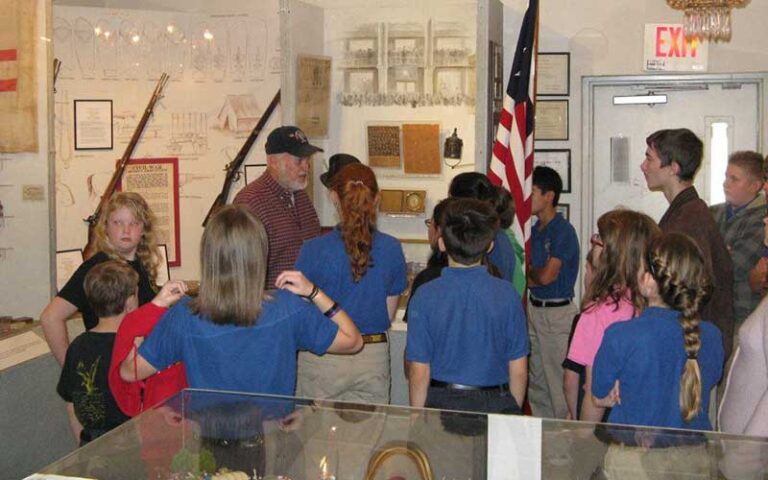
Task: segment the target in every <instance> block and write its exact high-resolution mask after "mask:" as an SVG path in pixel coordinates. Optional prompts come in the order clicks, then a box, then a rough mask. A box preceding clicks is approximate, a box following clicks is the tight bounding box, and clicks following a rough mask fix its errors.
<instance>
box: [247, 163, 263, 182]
mask: <svg viewBox="0 0 768 480" xmlns="http://www.w3.org/2000/svg"><path fill="white" fill-rule="evenodd" d="M243 171H244V172H245V184H246V185H248V184H249V183H251V182H252V181H254V180H256V179H257V178H259V177H260V176H261V174H262V173H264V172H266V171H267V164H266V163H257V164H254V165H245V166H244V167H243Z"/></svg>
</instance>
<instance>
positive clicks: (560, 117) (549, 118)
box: [535, 100, 568, 140]
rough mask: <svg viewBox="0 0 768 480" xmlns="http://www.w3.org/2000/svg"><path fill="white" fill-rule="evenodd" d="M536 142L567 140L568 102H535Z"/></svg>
mask: <svg viewBox="0 0 768 480" xmlns="http://www.w3.org/2000/svg"><path fill="white" fill-rule="evenodd" d="M535 131H536V140H568V100H538V101H537V102H536V127H535Z"/></svg>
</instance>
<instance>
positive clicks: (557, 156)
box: [533, 148, 571, 193]
mask: <svg viewBox="0 0 768 480" xmlns="http://www.w3.org/2000/svg"><path fill="white" fill-rule="evenodd" d="M533 165H534V166H536V167H538V166H542V167H550V168H552V169H554V170H555V171H556V172H557V173H559V174H560V178H561V179H562V180H563V193H571V149H570V148H563V149H553V150H548V149H542V150H538V149H537V150H534V152H533Z"/></svg>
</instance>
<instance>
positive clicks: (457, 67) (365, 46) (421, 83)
mask: <svg viewBox="0 0 768 480" xmlns="http://www.w3.org/2000/svg"><path fill="white" fill-rule="evenodd" d="M474 43H475V35H474V33H473V32H472V27H471V26H470V25H468V24H465V23H461V22H437V21H433V20H427V21H426V22H424V23H416V22H410V23H379V24H365V25H361V26H359V27H358V28H356V29H354V30H352V31H350V32H349V33H348V34H347V35H346V37H345V38H343V39H342V46H341V54H340V56H341V58H340V59H339V60H340V62H339V63H340V64H341V65H342V67H341V70H342V71H343V77H344V85H343V88H342V90H343V91H342V92H341V93H340V94H339V103H341V104H342V105H345V106H360V105H369V106H387V105H410V106H412V107H421V106H431V105H472V104H474V90H475V88H474V85H475V80H474V69H475V50H474Z"/></svg>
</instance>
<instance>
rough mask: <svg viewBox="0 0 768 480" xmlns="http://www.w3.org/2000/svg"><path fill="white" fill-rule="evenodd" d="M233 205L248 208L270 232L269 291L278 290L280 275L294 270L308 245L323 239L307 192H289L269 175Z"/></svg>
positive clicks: (264, 175)
mask: <svg viewBox="0 0 768 480" xmlns="http://www.w3.org/2000/svg"><path fill="white" fill-rule="evenodd" d="M233 203H234V204H235V205H243V206H245V207H247V208H248V210H250V211H251V213H253V214H254V215H255V216H256V218H258V219H259V220H260V221H261V223H262V224H263V225H264V228H265V229H266V230H267V236H268V237H269V255H268V257H267V288H268V289H270V288H274V286H275V279H276V278H277V276H278V275H279V274H280V272H282V271H284V270H290V269H292V268H293V264H294V263H295V262H296V259H297V258H298V256H299V250H300V249H301V245H302V244H303V243H304V241H305V240H309V239H310V238H314V237H317V236H318V235H320V220H319V219H318V218H317V212H315V207H314V206H313V205H312V202H311V201H310V200H309V196H308V195H307V193H306V192H305V191H304V190H299V191H296V192H291V191H289V190H286V189H285V188H283V187H282V186H281V185H280V184H279V183H277V181H276V180H275V179H274V178H272V175H270V174H269V173H268V172H264V174H262V175H261V176H260V177H259V178H257V179H256V180H255V181H253V182H251V183H250V184H248V185H246V186H245V188H243V189H242V190H240V192H238V194H237V196H235V200H234V201H233Z"/></svg>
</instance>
